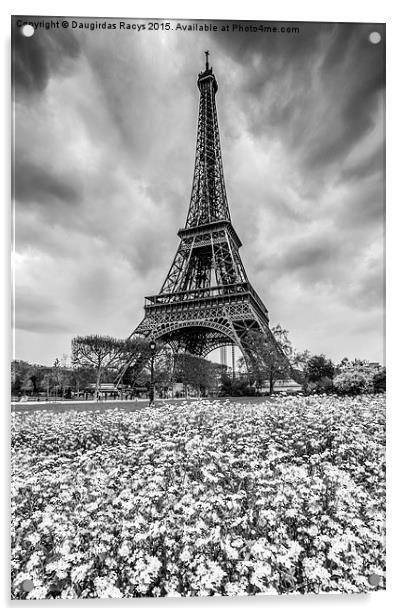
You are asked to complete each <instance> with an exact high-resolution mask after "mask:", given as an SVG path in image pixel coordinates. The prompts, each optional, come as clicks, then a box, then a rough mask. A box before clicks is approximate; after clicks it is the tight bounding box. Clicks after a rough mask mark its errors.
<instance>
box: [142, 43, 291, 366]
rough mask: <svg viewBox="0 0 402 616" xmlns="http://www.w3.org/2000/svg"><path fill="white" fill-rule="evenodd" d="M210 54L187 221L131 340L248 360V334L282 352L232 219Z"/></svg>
mask: <svg viewBox="0 0 402 616" xmlns="http://www.w3.org/2000/svg"><path fill="white" fill-rule="evenodd" d="M205 54H206V66H205V70H204V71H203V72H201V73H200V74H199V75H198V80H197V85H198V89H199V91H200V104H199V114H198V128H197V142H196V154H195V167H194V177H193V184H192V191H191V199H190V206H189V210H188V215H187V220H186V223H185V226H184V227H183V228H181V229H179V231H178V236H179V239H180V242H179V246H178V248H177V252H176V255H175V257H174V259H173V262H172V265H171V266H170V269H169V271H168V274H167V276H166V278H165V280H164V282H163V284H162V287H161V289H160V291H159V293H158V294H157V295H151V296H148V297H146V298H145V315H144V318H143V320H142V321H141V323H140V324H139V325H138V327H137V328H136V329H135V330H134V332H133V333H132V334H131V336H130V337H132V336H135V335H142V336H144V337H147V338H149V339H150V340H160V341H162V342H164V343H165V344H168V345H170V346H171V348H172V349H173V350H174V352H186V353H191V354H194V355H199V356H206V355H207V354H208V353H210V352H211V351H213V350H214V349H217V348H219V347H222V346H226V345H232V344H235V345H237V346H238V347H239V348H240V350H241V352H242V353H243V356H244V357H245V359H246V362H247V356H248V349H247V334H248V333H249V332H250V331H259V332H261V333H263V334H264V335H265V336H266V338H267V340H268V343H269V344H271V345H272V346H274V347H275V348H276V349H277V350H278V352H279V353H281V350H280V349H279V347H278V345H277V343H276V341H275V338H274V336H273V334H272V333H271V331H270V328H269V318H268V311H267V309H266V307H265V305H264V303H263V301H262V300H261V299H260V297H259V296H258V294H257V293H256V291H255V290H254V289H253V287H252V285H251V284H250V282H249V280H248V278H247V274H246V271H245V269H244V266H243V263H242V260H241V257H240V253H239V248H240V247H241V245H242V244H241V241H240V239H239V237H238V235H237V233H236V231H235V229H234V227H233V225H232V222H231V217H230V212H229V206H228V201H227V196H226V190H225V182H224V176H223V166H222V153H221V146H220V138H219V128H218V117H217V112H216V103H215V95H216V92H217V90H218V84H217V81H216V78H215V75H214V74H213V71H212V67H210V66H209V63H208V52H205ZM281 354H282V353H281Z"/></svg>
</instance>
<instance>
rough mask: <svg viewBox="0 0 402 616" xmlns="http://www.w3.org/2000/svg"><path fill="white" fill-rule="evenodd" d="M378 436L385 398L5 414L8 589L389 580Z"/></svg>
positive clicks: (329, 588) (204, 587) (75, 590)
mask: <svg viewBox="0 0 402 616" xmlns="http://www.w3.org/2000/svg"><path fill="white" fill-rule="evenodd" d="M384 440H385V397H384V396H383V395H377V396H371V395H365V396H360V397H356V398H337V397H332V396H327V397H326V396H311V397H309V398H303V397H292V398H277V399H273V400H269V401H267V402H266V403H260V404H255V405H253V404H252V403H246V404H242V403H241V402H239V403H232V402H224V401H215V402H207V401H205V402H204V401H197V402H192V403H188V404H186V403H183V404H181V405H168V404H167V405H165V406H162V407H156V408H144V409H143V410H139V411H134V412H127V411H124V410H123V409H121V410H119V409H117V408H116V409H109V410H103V409H102V410H95V411H93V410H92V411H91V410H74V411H73V410H71V411H69V410H66V411H63V412H59V413H53V412H51V411H46V410H41V411H27V412H22V413H21V412H16V413H13V416H12V596H13V597H14V598H28V599H40V598H59V597H61V598H78V597H80V598H85V597H88V598H89V597H141V596H165V595H173V596H178V595H184V596H188V595H213V594H222V595H240V594H257V593H270V594H280V593H294V592H296V593H307V592H313V593H317V592H362V591H363V592H364V591H368V590H372V589H374V588H384V585H385V573H384V567H385V564H384V551H385V548H384V532H385V529H384V506H385V481H384V476H385V469H384V454H385V450H384ZM370 575H371V576H373V575H377V576H379V577H378V578H377V579H379V581H380V583H379V585H378V586H375V587H374V586H372V585H370V582H369V580H368V578H369V576H370ZM371 580H372V578H371Z"/></svg>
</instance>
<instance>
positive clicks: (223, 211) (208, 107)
mask: <svg viewBox="0 0 402 616" xmlns="http://www.w3.org/2000/svg"><path fill="white" fill-rule="evenodd" d="M208 54H209V52H208V51H206V52H205V55H206V67H205V71H204V72H203V73H200V74H199V76H198V81H197V85H198V89H199V90H200V108H199V113H198V130H197V145H196V151H195V168H194V178H193V188H192V191H191V200H190V207H189V211H188V216H187V222H186V227H195V226H197V225H202V224H206V223H209V222H212V221H215V220H229V221H230V214H229V206H228V202H227V197H226V190H225V182H224V179H223V167H222V154H221V144H220V139H219V128H218V116H217V113H216V104H215V94H216V92H217V90H218V84H217V82H216V79H215V75H214V74H213V72H212V67H211V68H209V65H208Z"/></svg>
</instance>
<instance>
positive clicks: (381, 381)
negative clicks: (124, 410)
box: [373, 368, 387, 394]
mask: <svg viewBox="0 0 402 616" xmlns="http://www.w3.org/2000/svg"><path fill="white" fill-rule="evenodd" d="M386 381H387V374H386V370H385V368H381V369H380V370H379V371H378V372H377V373H376V374H375V375H374V377H373V390H374V393H376V394H378V393H383V392H384V391H385V390H386V388H387V386H386Z"/></svg>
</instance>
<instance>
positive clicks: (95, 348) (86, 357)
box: [71, 335, 128, 397]
mask: <svg viewBox="0 0 402 616" xmlns="http://www.w3.org/2000/svg"><path fill="white" fill-rule="evenodd" d="M71 350H72V353H71V357H72V363H73V366H74V367H75V368H76V367H80V368H94V370H95V396H96V397H97V396H98V392H99V388H100V386H101V382H102V376H103V374H104V372H105V370H107V369H110V368H116V369H117V368H118V367H119V366H120V365H121V363H122V356H123V355H124V354H125V352H127V351H128V347H127V344H126V341H125V340H119V339H117V338H112V337H110V336H97V335H91V336H77V337H76V338H74V339H73V340H72V343H71Z"/></svg>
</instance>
